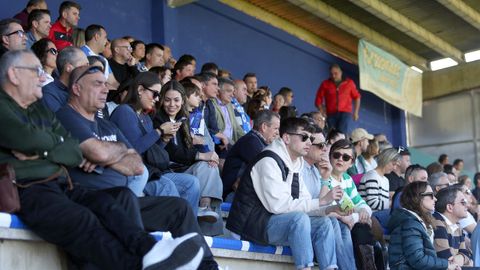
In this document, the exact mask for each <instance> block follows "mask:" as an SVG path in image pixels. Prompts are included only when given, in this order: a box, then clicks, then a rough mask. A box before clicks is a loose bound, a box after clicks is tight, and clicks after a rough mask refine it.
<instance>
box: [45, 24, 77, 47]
mask: <svg viewBox="0 0 480 270" xmlns="http://www.w3.org/2000/svg"><path fill="white" fill-rule="evenodd" d="M72 33H73V28H70V29H69V30H68V31H67V28H65V27H64V26H63V25H62V24H61V23H60V21H56V22H55V23H54V24H53V25H52V28H50V33H49V34H48V38H49V39H51V40H52V41H53V43H54V44H55V46H56V47H57V50H59V51H61V50H63V49H64V48H65V47H69V46H73V43H72Z"/></svg>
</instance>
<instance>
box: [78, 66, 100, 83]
mask: <svg viewBox="0 0 480 270" xmlns="http://www.w3.org/2000/svg"><path fill="white" fill-rule="evenodd" d="M97 72H101V73H103V70H102V69H101V68H100V67H98V66H90V67H89V68H88V69H86V70H85V71H84V72H82V73H81V74H80V76H78V78H77V79H76V80H75V83H78V81H80V79H81V78H83V77H84V76H85V75H87V74H93V73H97Z"/></svg>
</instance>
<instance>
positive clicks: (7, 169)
mask: <svg viewBox="0 0 480 270" xmlns="http://www.w3.org/2000/svg"><path fill="white" fill-rule="evenodd" d="M62 176H65V177H64V182H65V184H66V185H67V187H68V190H72V189H73V184H72V179H71V178H70V175H69V174H68V171H67V168H65V167H64V166H61V168H60V171H58V172H56V173H54V174H52V175H51V176H49V177H47V178H45V179H42V180H38V181H33V182H29V183H27V184H20V183H17V181H16V176H15V170H14V169H13V166H12V165H11V164H9V163H3V164H0V212H5V213H10V214H11V213H15V212H18V211H20V198H19V196H18V189H17V187H21V188H27V187H30V186H31V185H34V184H40V183H46V182H50V181H52V180H55V179H57V178H59V177H62Z"/></svg>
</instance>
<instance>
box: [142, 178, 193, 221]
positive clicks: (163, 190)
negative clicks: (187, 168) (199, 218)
mask: <svg viewBox="0 0 480 270" xmlns="http://www.w3.org/2000/svg"><path fill="white" fill-rule="evenodd" d="M143 192H144V193H145V195H148V196H171V197H180V198H183V199H185V200H186V201H187V202H188V203H189V204H190V206H191V207H192V210H193V213H194V214H195V216H196V215H197V212H198V202H199V200H200V184H199V182H198V178H197V177H195V176H193V175H191V174H188V173H166V174H162V177H161V178H160V179H158V180H155V181H150V182H148V183H147V184H146V185H145V189H144V190H143Z"/></svg>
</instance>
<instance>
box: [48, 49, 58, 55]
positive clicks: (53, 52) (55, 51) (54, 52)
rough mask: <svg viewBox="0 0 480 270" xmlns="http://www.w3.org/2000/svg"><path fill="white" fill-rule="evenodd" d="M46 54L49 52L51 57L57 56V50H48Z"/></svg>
mask: <svg viewBox="0 0 480 270" xmlns="http://www.w3.org/2000/svg"><path fill="white" fill-rule="evenodd" d="M46 52H49V53H51V54H52V55H57V53H58V51H57V49H55V48H50V49H48V50H47V51H46Z"/></svg>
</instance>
